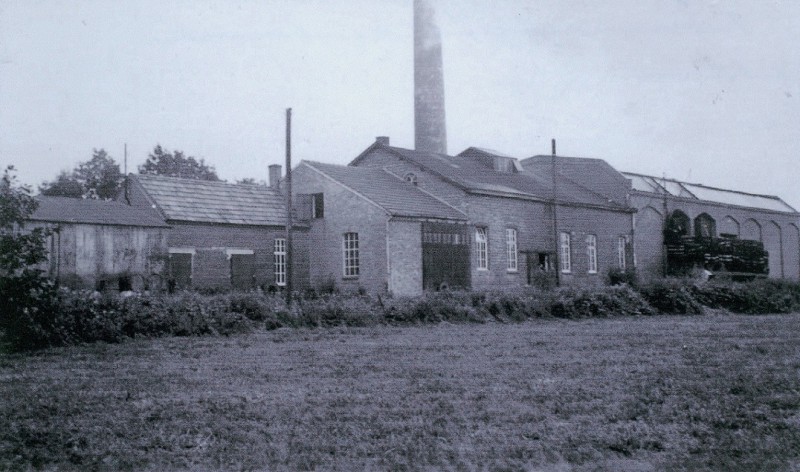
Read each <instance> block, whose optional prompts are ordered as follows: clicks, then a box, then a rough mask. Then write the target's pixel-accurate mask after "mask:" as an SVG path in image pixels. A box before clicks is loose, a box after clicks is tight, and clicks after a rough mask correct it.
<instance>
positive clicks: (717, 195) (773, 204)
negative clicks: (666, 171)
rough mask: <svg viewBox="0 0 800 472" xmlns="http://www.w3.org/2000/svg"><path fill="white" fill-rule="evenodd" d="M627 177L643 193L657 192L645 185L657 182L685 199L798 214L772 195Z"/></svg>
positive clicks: (667, 180) (671, 180) (660, 179)
mask: <svg viewBox="0 0 800 472" xmlns="http://www.w3.org/2000/svg"><path fill="white" fill-rule="evenodd" d="M623 175H625V177H627V178H629V179H631V181H632V182H633V189H634V190H639V191H642V192H653V193H660V192H655V191H653V190H649V189H648V188H647V185H644V183H646V182H648V181H652V182H656V183H658V184H659V185H662V186H664V187H666V188H667V190H668V191H669V193H670V194H671V195H675V196H677V197H683V198H692V199H698V200H705V201H708V202H717V203H724V204H727V205H736V206H741V207H747V208H760V209H764V210H772V211H780V212H788V213H796V211H795V209H794V208H792V207H791V206H790V205H788V204H787V203H786V202H784V201H783V200H781V199H780V198H778V197H775V196H772V195H754V194H749V193H745V192H739V191H737V190H727V189H720V188H713V187H706V186H705V185H700V184H690V183H686V182H680V181H677V180H673V179H663V178H658V177H651V176H647V175H640V174H630V173H627V172H623Z"/></svg>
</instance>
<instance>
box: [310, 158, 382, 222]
mask: <svg viewBox="0 0 800 472" xmlns="http://www.w3.org/2000/svg"><path fill="white" fill-rule="evenodd" d="M318 164H322V165H336V164H323V163H321V162H318ZM299 165H305V166H307V167H308V168H310V169H312V170H313V171H314V172H317V173H319V174H321V175H323V176H324V177H326V178H328V179H330V180H332V181H334V182H336V183H337V184H339V185H341V186H342V187H344V188H346V189H347V190H349V191H351V192H353V193H354V194H356V195H358V196H359V197H361V198H363V199H364V200H366V201H368V202H369V203H371V204H373V205H375V206H376V207H378V208H380V209H381V210H383V211H384V213H386V214H387V215H388V216H392V213H391V212H390V211H389V210H388V209H387V208H386V207H384V206H383V205H381V204H379V203H378V202H376V201H374V200H372V199H371V198H369V197H367V196H366V195H364V194H363V193H361V192H359V191H357V190H355V189H354V188H352V187H350V186H349V185H346V184H345V183H344V182H340V181H338V180H336V179H335V178H333V177H332V176H331V175H328V174H327V173H326V172H325V171H323V170H322V169H317V168H316V167H314V165H313V161H306V160H302V161H300V164H299ZM342 167H349V166H342Z"/></svg>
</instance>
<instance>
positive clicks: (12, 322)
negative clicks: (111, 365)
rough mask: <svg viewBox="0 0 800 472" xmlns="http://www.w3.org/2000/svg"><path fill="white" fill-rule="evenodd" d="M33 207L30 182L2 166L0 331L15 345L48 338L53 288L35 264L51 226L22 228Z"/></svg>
mask: <svg viewBox="0 0 800 472" xmlns="http://www.w3.org/2000/svg"><path fill="white" fill-rule="evenodd" d="M36 207H37V202H36V200H35V199H34V198H33V197H32V196H31V195H30V188H28V187H26V186H24V185H18V184H17V181H16V176H15V175H14V168H13V167H12V166H9V167H7V168H6V169H5V171H4V173H3V177H2V179H1V180H0V303H1V304H2V305H0V309H1V310H2V311H0V336H2V340H3V341H4V342H5V343H7V344H8V346H9V347H10V348H11V349H14V350H23V349H33V348H37V347H42V346H46V345H48V344H50V343H51V339H50V335H51V333H52V326H51V324H52V322H53V319H52V317H53V313H54V310H55V304H56V303H55V300H56V288H55V285H54V284H53V283H52V282H51V281H49V280H48V279H47V278H46V277H45V275H44V272H43V271H42V270H41V269H40V267H39V266H40V265H41V264H43V263H44V262H45V261H46V260H47V253H46V250H45V244H44V242H45V238H46V237H47V236H48V235H49V234H50V232H49V231H48V230H46V229H45V228H33V229H31V230H26V229H25V223H26V221H27V219H28V218H29V217H30V216H31V215H32V214H33V212H34V211H35V210H36Z"/></svg>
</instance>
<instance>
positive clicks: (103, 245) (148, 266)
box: [30, 196, 169, 291]
mask: <svg viewBox="0 0 800 472" xmlns="http://www.w3.org/2000/svg"><path fill="white" fill-rule="evenodd" d="M36 200H37V201H38V204H39V206H38V208H37V209H36V211H35V212H34V214H33V215H32V216H31V217H30V221H31V225H32V226H44V227H48V228H50V229H51V230H52V234H51V236H50V237H49V240H48V241H47V250H48V260H47V265H46V267H44V269H45V270H46V271H47V273H48V275H49V276H50V277H52V278H53V279H55V280H57V281H59V283H61V284H62V285H65V286H68V287H71V288H86V289H100V290H120V291H122V290H132V289H133V290H142V289H150V288H153V289H157V288H160V287H161V285H162V282H163V280H162V278H161V273H162V271H163V268H164V264H165V260H164V257H163V256H164V254H166V249H167V234H168V232H169V226H168V225H167V224H166V222H165V221H164V220H163V219H162V218H161V216H160V215H159V214H158V213H157V212H155V211H154V210H152V209H147V208H133V207H130V206H128V205H125V204H123V203H121V202H113V201H112V202H107V201H101V200H84V199H80V198H65V197H45V196H38V197H36Z"/></svg>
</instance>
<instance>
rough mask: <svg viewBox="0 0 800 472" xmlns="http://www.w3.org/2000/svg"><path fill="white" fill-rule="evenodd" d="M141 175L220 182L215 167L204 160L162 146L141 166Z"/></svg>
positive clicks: (154, 150)
mask: <svg viewBox="0 0 800 472" xmlns="http://www.w3.org/2000/svg"><path fill="white" fill-rule="evenodd" d="M139 173H140V174H151V175H163V176H167V177H181V178H184V179H197V180H210V181H213V182H218V181H219V180H220V178H219V177H218V176H217V172H216V171H215V170H214V167H212V166H209V165H208V164H206V163H205V161H204V160H203V159H200V160H199V161H198V160H197V159H195V158H194V157H192V156H186V155H184V154H183V152H181V151H174V152H170V151H168V150H166V149H164V148H162V147H161V145H160V144H158V145H156V147H155V148H154V149H153V152H152V153H151V154H150V156H149V157H148V158H147V161H146V162H145V163H144V164H142V165H140V166H139Z"/></svg>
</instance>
